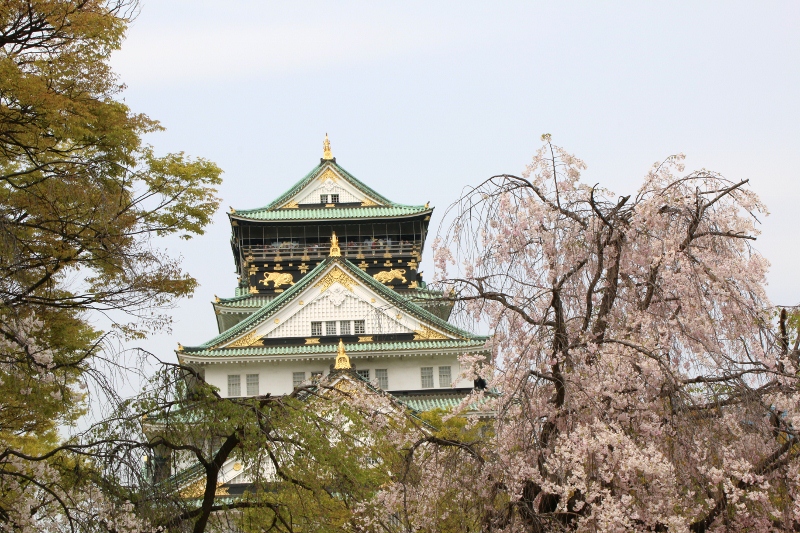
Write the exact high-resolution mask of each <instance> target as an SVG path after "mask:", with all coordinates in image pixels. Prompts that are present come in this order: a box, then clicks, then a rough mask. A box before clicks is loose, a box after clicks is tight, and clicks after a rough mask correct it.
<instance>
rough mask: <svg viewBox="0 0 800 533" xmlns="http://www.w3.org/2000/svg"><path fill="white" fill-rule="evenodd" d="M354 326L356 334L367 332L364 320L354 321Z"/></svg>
mask: <svg viewBox="0 0 800 533" xmlns="http://www.w3.org/2000/svg"><path fill="white" fill-rule="evenodd" d="M353 326H354V327H355V330H356V331H355V334H356V335H363V334H364V333H366V332H367V328H366V323H365V322H364V321H363V320H356V321H354V322H353Z"/></svg>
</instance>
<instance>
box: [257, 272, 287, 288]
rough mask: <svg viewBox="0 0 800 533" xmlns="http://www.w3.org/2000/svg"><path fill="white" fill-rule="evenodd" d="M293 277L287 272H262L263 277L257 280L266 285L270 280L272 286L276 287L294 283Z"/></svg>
mask: <svg viewBox="0 0 800 533" xmlns="http://www.w3.org/2000/svg"><path fill="white" fill-rule="evenodd" d="M293 279H294V277H293V276H292V275H291V274H289V273H288V272H264V279H262V280H261V281H259V283H262V284H263V285H264V286H265V287H266V286H267V285H269V282H270V281H271V282H272V283H273V287H274V288H276V289H277V288H278V287H280V286H281V285H294V281H292V280H293Z"/></svg>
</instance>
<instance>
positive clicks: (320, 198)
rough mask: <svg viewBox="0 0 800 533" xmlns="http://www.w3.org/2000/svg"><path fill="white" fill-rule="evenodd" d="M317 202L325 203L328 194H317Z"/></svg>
mask: <svg viewBox="0 0 800 533" xmlns="http://www.w3.org/2000/svg"><path fill="white" fill-rule="evenodd" d="M319 203H321V204H327V203H328V195H327V194H320V195H319Z"/></svg>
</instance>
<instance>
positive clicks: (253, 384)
mask: <svg viewBox="0 0 800 533" xmlns="http://www.w3.org/2000/svg"><path fill="white" fill-rule="evenodd" d="M246 380H247V395H248V396H258V393H259V390H258V374H247V378H246Z"/></svg>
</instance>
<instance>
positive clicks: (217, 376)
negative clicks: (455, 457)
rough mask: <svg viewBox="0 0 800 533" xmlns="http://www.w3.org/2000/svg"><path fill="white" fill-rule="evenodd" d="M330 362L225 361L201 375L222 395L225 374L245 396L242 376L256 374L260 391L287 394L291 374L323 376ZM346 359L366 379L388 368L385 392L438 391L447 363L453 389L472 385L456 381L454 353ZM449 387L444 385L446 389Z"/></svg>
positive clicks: (207, 369) (291, 387) (224, 390)
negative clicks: (427, 380)
mask: <svg viewBox="0 0 800 533" xmlns="http://www.w3.org/2000/svg"><path fill="white" fill-rule="evenodd" d="M333 361H334V356H333V355H331V358H330V360H314V361H308V360H296V361H270V362H252V363H249V362H248V363H226V364H219V365H209V366H206V367H205V368H206V371H205V378H206V381H207V382H208V383H210V384H211V385H214V386H215V387H218V388H219V390H220V393H221V394H222V396H227V395H228V375H231V374H233V375H236V374H238V375H240V376H241V391H242V395H246V385H245V381H246V377H245V376H246V375H247V374H258V375H259V386H260V387H259V388H260V390H259V392H260V394H266V393H270V394H273V395H278V394H289V393H291V392H292V390H293V388H294V387H293V385H292V373H293V372H305V374H306V378H310V376H311V372H323V373H324V375H327V374H328V372H329V370H330V365H331V364H332V363H333ZM350 361H351V362H352V364H353V365H354V366H355V367H356V369H357V370H367V369H368V370H370V379H371V380H374V379H375V369H377V368H385V369H387V371H388V377H389V387H388V389H387V390H389V391H404V390H428V391H434V390H442V389H443V388H442V387H440V386H439V385H440V384H439V368H438V367H439V366H450V367H451V368H450V372H451V377H452V379H453V386H454V387H457V388H461V387H472V385H473V384H472V381H469V380H460V381H459V380H458V379H457V378H458V374H459V373H460V365H459V362H458V358H457V356H456V355H452V354H439V355H408V356H398V355H395V356H392V357H370V356H358V355H355V356H354V355H351V356H350ZM429 366H432V367H433V382H434V388H433V389H422V388H421V380H420V368H421V367H429ZM448 388H450V387H445V388H444V389H448Z"/></svg>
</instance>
